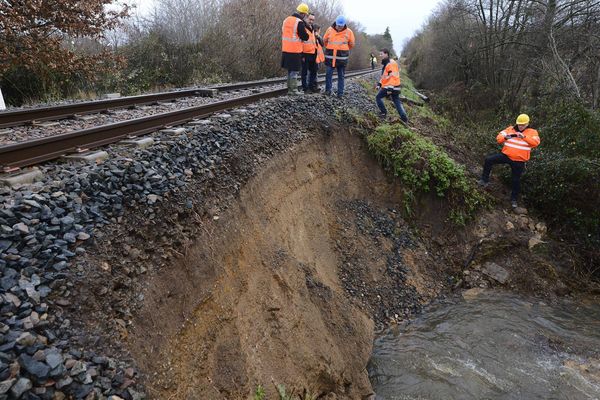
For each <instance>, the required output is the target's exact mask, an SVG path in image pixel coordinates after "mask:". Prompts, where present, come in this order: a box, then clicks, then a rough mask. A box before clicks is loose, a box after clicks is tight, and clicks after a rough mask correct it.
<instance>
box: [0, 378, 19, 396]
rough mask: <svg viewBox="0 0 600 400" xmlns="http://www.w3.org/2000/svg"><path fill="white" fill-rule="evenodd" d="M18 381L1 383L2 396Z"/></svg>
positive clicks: (11, 380)
mask: <svg viewBox="0 0 600 400" xmlns="http://www.w3.org/2000/svg"><path fill="white" fill-rule="evenodd" d="M16 381H17V380H16V379H8V380H6V381H2V382H0V394H5V393H7V392H8V391H9V390H10V388H11V387H12V385H14V384H15V382H16Z"/></svg>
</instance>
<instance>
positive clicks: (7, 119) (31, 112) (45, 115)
mask: <svg viewBox="0 0 600 400" xmlns="http://www.w3.org/2000/svg"><path fill="white" fill-rule="evenodd" d="M365 71H366V70H360V71H356V72H365ZM353 72H355V71H353ZM286 80H287V79H286V78H275V79H263V80H257V81H248V82H239V83H232V84H227V85H221V86H213V87H208V88H193V89H184V90H176V91H171V92H161V93H151V94H144V95H139V96H126V97H120V98H117V99H106V100H95V101H87V102H80V103H73V104H63V105H58V106H48V107H38V108H30V109H26V110H14V111H4V112H0V128H7V127H11V126H18V125H24V124H27V123H31V122H33V121H46V120H59V119H64V118H70V117H73V116H76V115H84V114H91V113H97V112H102V111H106V110H109V109H112V108H125V107H133V106H137V105H144V104H152V103H157V102H159V101H171V100H175V99H178V98H182V97H193V96H212V95H213V94H214V93H215V91H217V92H219V91H222V92H227V91H233V90H240V89H248V88H253V87H260V86H266V85H274V84H280V83H284V82H286Z"/></svg>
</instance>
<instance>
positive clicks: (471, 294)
mask: <svg viewBox="0 0 600 400" xmlns="http://www.w3.org/2000/svg"><path fill="white" fill-rule="evenodd" d="M483 292H485V289H481V288H472V289H469V290H465V291H464V292H462V297H463V299H465V300H467V301H470V300H474V299H475V298H477V296H479V295H480V294H481V293H483Z"/></svg>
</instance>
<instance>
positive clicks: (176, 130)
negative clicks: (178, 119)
mask: <svg viewBox="0 0 600 400" xmlns="http://www.w3.org/2000/svg"><path fill="white" fill-rule="evenodd" d="M160 132H161V133H166V134H170V135H181V134H182V133H185V128H169V129H163V130H162V131H160Z"/></svg>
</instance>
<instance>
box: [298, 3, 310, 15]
mask: <svg viewBox="0 0 600 400" xmlns="http://www.w3.org/2000/svg"><path fill="white" fill-rule="evenodd" d="M296 11H298V12H299V13H300V14H308V13H309V12H310V10H309V8H308V4H306V3H302V4H300V5H299V6H298V7H297V8H296Z"/></svg>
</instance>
